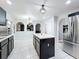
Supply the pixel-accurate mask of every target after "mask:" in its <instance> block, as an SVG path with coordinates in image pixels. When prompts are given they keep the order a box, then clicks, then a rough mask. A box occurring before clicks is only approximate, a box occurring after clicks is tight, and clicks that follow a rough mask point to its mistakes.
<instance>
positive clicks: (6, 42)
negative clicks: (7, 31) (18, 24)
mask: <svg viewBox="0 0 79 59" xmlns="http://www.w3.org/2000/svg"><path fill="white" fill-rule="evenodd" d="M13 48H14V35H13V34H11V35H8V36H0V59H7V57H8V56H9V55H10V53H11V52H12V50H13Z"/></svg>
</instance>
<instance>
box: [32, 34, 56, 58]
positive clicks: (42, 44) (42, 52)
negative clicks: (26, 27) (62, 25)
mask: <svg viewBox="0 0 79 59" xmlns="http://www.w3.org/2000/svg"><path fill="white" fill-rule="evenodd" d="M33 45H34V48H35V50H36V52H37V54H38V56H39V59H48V58H51V57H54V56H55V36H52V35H48V34H33Z"/></svg>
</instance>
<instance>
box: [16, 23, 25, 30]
mask: <svg viewBox="0 0 79 59" xmlns="http://www.w3.org/2000/svg"><path fill="white" fill-rule="evenodd" d="M16 31H24V24H23V23H22V22H18V23H17V24H16Z"/></svg>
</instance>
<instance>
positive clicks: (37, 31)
mask: <svg viewBox="0 0 79 59" xmlns="http://www.w3.org/2000/svg"><path fill="white" fill-rule="evenodd" d="M40 27H41V25H40V24H36V27H35V28H36V31H35V32H36V33H41V29H40Z"/></svg>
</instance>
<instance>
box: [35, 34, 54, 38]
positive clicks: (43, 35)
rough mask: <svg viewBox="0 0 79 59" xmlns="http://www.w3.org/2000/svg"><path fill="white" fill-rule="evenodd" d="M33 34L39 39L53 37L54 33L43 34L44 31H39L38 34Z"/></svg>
mask: <svg viewBox="0 0 79 59" xmlns="http://www.w3.org/2000/svg"><path fill="white" fill-rule="evenodd" d="M34 35H35V36H37V37H38V38H40V39H45V38H55V36H54V35H49V34H44V33H42V34H41V33H40V34H34Z"/></svg>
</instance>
